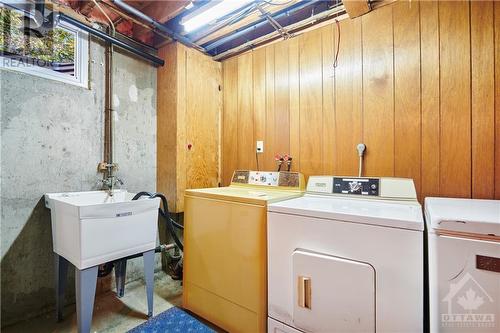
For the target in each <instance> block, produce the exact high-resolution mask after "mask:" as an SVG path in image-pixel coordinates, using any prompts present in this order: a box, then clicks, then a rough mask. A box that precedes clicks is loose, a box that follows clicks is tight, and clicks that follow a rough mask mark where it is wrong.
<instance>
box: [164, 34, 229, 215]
mask: <svg viewBox="0 0 500 333" xmlns="http://www.w3.org/2000/svg"><path fill="white" fill-rule="evenodd" d="M159 55H160V57H162V59H164V60H165V66H163V67H161V68H159V69H158V77H157V84H158V94H157V99H158V110H157V127H158V128H157V143H158V144H157V155H158V158H157V191H158V192H162V193H164V194H165V195H166V196H167V198H168V205H169V208H170V211H172V212H182V211H183V210H184V190H185V189H189V188H200V187H216V186H217V185H218V184H219V179H220V178H219V169H220V166H219V156H220V153H219V150H220V140H219V128H220V116H221V113H222V92H221V89H220V86H221V83H222V82H221V81H222V73H221V70H222V69H221V64H220V63H219V62H216V61H214V60H212V59H211V58H210V57H208V56H206V55H203V54H201V53H200V52H198V51H197V50H194V49H190V48H188V47H186V46H184V45H182V44H180V43H171V44H168V45H167V46H164V47H163V48H161V49H160V50H159Z"/></svg>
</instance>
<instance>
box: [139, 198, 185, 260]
mask: <svg viewBox="0 0 500 333" xmlns="http://www.w3.org/2000/svg"><path fill="white" fill-rule="evenodd" d="M144 196H147V197H149V198H150V199H153V198H160V200H161V203H162V205H163V209H161V207H160V208H158V212H159V213H160V215H161V216H162V217H163V218H164V219H165V221H166V222H167V223H166V226H167V231H168V232H169V233H170V235H171V236H172V238H173V239H174V243H175V245H177V247H178V248H179V249H180V250H181V251H184V244H182V242H181V240H180V239H179V237H178V236H177V234H176V233H175V229H174V227H176V228H178V229H184V226H182V225H180V224H178V223H176V222H175V221H174V220H172V218H170V213H169V211H168V203H167V199H166V198H165V196H164V195H163V194H161V193H151V192H146V191H143V192H139V193H137V194H136V195H135V196H134V197H133V198H132V200H137V199H139V198H141V197H144Z"/></svg>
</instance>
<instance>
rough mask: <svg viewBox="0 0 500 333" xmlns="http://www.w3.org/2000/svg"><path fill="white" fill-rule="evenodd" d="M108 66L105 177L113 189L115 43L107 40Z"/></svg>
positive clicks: (105, 105) (105, 104) (106, 69)
mask: <svg viewBox="0 0 500 333" xmlns="http://www.w3.org/2000/svg"><path fill="white" fill-rule="evenodd" d="M105 63H106V65H105V66H106V67H105V88H106V90H105V96H104V109H105V115H104V116H105V130H104V142H105V149H104V160H105V162H106V164H107V172H106V174H105V176H104V177H105V179H107V180H108V181H110V182H111V183H110V185H111V186H110V189H111V190H112V189H113V178H112V177H113V130H114V128H113V44H112V43H111V42H106V60H105Z"/></svg>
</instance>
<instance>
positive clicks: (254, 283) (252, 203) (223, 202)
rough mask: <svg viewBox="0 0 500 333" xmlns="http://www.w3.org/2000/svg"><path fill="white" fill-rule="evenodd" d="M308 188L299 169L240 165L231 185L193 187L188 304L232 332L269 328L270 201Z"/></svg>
mask: <svg viewBox="0 0 500 333" xmlns="http://www.w3.org/2000/svg"><path fill="white" fill-rule="evenodd" d="M304 189H305V182H304V177H303V176H302V174H300V173H297V172H260V171H236V172H234V174H233V177H232V181H231V184H230V186H228V187H219V188H208V189H196V190H187V191H186V193H185V201H184V227H185V229H184V277H183V306H184V308H186V309H188V310H190V311H192V312H194V313H196V314H197V315H199V316H201V317H202V318H205V319H206V320H208V321H210V322H212V323H214V324H216V325H217V326H219V327H221V328H222V329H224V330H226V331H228V332H249V333H250V332H251V333H256V332H265V331H266V321H267V248H266V238H267V237H266V230H267V218H266V213H267V205H268V204H270V203H274V202H279V201H282V200H287V199H292V198H296V197H299V196H301V195H303V193H304Z"/></svg>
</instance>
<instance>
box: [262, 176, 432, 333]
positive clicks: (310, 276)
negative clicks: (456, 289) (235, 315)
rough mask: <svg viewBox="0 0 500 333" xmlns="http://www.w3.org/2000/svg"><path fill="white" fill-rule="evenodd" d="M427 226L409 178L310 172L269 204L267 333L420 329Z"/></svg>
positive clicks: (402, 330) (421, 326)
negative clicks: (300, 189) (301, 191)
mask: <svg viewBox="0 0 500 333" xmlns="http://www.w3.org/2000/svg"><path fill="white" fill-rule="evenodd" d="M423 230H424V221H423V216H422V209H421V206H420V204H419V203H418V201H417V198H416V193H415V187H414V185H413V181H412V180H411V179H396V178H342V177H333V176H312V177H310V178H309V182H308V186H307V194H306V195H305V196H303V197H301V198H296V199H291V200H288V201H283V202H280V203H275V204H271V205H269V206H268V316H269V318H268V331H269V332H272V333H277V332H375V331H377V332H419V333H421V332H422V330H423V304H424V301H423V299H424V296H423V295H424V293H423V283H424V282H423V275H424V274H423V272H424V269H423V265H424V264H423V254H424V240H423Z"/></svg>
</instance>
